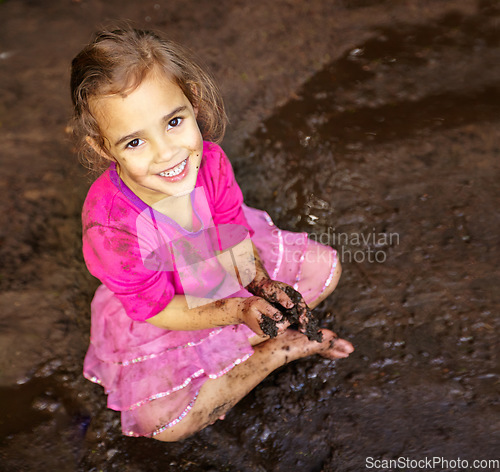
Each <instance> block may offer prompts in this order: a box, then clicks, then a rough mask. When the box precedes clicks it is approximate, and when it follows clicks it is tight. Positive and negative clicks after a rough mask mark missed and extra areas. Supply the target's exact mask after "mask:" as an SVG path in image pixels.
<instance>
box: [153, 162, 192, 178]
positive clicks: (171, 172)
mask: <svg viewBox="0 0 500 472" xmlns="http://www.w3.org/2000/svg"><path fill="white" fill-rule="evenodd" d="M186 164H187V158H186V159H184V160H183V161H182V162H181V163H180V164H177V165H176V166H175V167H172V168H171V169H169V170H165V171H163V172H160V173H159V174H158V175H161V176H162V177H175V176H176V175H179V174H180V173H181V172H182V171H183V170H184V168H185V167H186Z"/></svg>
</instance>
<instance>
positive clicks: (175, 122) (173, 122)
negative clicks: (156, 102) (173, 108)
mask: <svg viewBox="0 0 500 472" xmlns="http://www.w3.org/2000/svg"><path fill="white" fill-rule="evenodd" d="M181 122H182V118H179V117H178V116H177V117H175V118H172V119H171V120H170V121H169V122H168V127H169V128H175V127H176V126H179V125H180V124H181Z"/></svg>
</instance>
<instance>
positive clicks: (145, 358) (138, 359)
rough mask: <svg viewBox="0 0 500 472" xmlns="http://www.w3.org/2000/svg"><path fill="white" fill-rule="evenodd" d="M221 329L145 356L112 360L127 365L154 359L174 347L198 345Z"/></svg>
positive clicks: (182, 347) (172, 349)
mask: <svg viewBox="0 0 500 472" xmlns="http://www.w3.org/2000/svg"><path fill="white" fill-rule="evenodd" d="M221 331H222V328H216V329H214V330H213V331H210V333H208V335H207V336H205V337H204V338H203V339H199V340H198V341H191V342H188V343H186V344H183V345H181V346H175V347H169V348H168V349H165V350H164V351H161V352H157V353H155V354H146V355H145V356H140V357H136V358H135V359H131V360H128V361H123V362H113V364H118V365H121V366H127V365H130V364H137V363H138V362H144V361H147V360H149V359H154V358H155V357H159V356H161V355H163V354H165V353H166V352H169V351H175V350H176V349H184V348H187V347H193V346H199V345H200V344H201V343H202V342H203V341H205V340H206V339H208V338H210V337H212V336H215V335H216V334H219V333H220V332H221Z"/></svg>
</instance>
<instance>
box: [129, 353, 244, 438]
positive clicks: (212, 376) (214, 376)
mask: <svg viewBox="0 0 500 472" xmlns="http://www.w3.org/2000/svg"><path fill="white" fill-rule="evenodd" d="M252 354H253V353H251V354H247V355H246V356H244V357H243V358H242V359H237V360H236V361H235V362H233V363H232V364H231V365H229V366H227V367H226V368H225V369H223V370H221V371H220V372H218V373H217V374H210V375H207V377H208V378H210V379H217V378H219V377H222V376H223V375H225V374H227V373H228V372H229V371H230V370H231V369H233V368H234V367H236V366H237V365H239V364H241V363H242V362H245V361H246V360H247V359H249V358H250V357H251V355H252ZM204 374H205V373H204V372H203V373H201V374H200V376H201V375H204ZM197 377H198V376H197ZM186 385H187V384H186ZM186 385H183V386H182V387H181V388H184V387H185V386H186ZM170 393H173V392H168V393H164V394H158V395H155V396H154V397H152V398H149V399H147V400H145V401H144V403H143V404H146V403H148V402H152V401H153V400H156V399H159V398H163V397H165V396H167V395H169V394H170ZM199 393H200V390H199V389H198V390H196V392H195V393H194V395H193V397H192V399H191V400H190V401H189V403H188V404H187V406H186V407H185V408H184V409H183V411H182V412H181V413H180V415H179V416H178V417H176V418H175V419H173V420H172V421H170V422H169V423H166V424H164V425H162V426H160V427H158V428H156V429H155V430H154V431H152V432H149V433H138V432H136V431H132V430H127V431H125V430H123V431H122V432H123V434H125V435H126V436H132V437H140V436H146V437H154V436H156V435H158V434H160V433H162V432H163V431H166V430H167V429H168V428H171V427H172V426H175V425H176V424H177V423H179V422H180V421H181V420H182V419H183V418H184V417H185V416H186V415H187V414H188V413H189V411H190V410H191V409H192V408H193V406H194V404H195V402H196V399H197V398H198V395H199ZM141 406H142V405H141ZM124 414H125V415H126V412H122V415H124ZM125 423H126V422H125V421H122V424H125Z"/></svg>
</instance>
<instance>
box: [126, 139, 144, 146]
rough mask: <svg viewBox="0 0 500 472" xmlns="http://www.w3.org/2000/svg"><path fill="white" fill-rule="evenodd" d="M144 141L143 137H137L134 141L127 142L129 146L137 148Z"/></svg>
mask: <svg viewBox="0 0 500 472" xmlns="http://www.w3.org/2000/svg"><path fill="white" fill-rule="evenodd" d="M141 143H142V139H139V138H135V139H132V141H130V142H129V143H128V144H127V146H126V147H127V148H136V147H137V146H140V145H141Z"/></svg>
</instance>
